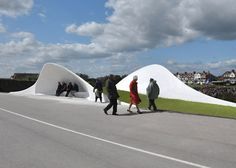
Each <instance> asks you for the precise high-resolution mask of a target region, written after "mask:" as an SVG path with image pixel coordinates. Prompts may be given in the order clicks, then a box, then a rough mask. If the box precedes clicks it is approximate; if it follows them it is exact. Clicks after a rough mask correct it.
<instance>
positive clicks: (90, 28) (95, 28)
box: [66, 22, 104, 37]
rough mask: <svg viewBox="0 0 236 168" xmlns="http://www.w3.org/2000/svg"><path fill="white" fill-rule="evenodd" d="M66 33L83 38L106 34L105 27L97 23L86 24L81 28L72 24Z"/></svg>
mask: <svg viewBox="0 0 236 168" xmlns="http://www.w3.org/2000/svg"><path fill="white" fill-rule="evenodd" d="M66 32H67V33H72V34H78V35H82V36H91V37H96V36H98V35H100V34H102V33H103V32H104V25H103V24H98V23H95V22H90V23H85V24H83V25H81V26H77V25H76V24H71V25H69V26H68V27H67V28H66Z"/></svg>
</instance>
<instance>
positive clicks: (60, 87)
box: [56, 82, 62, 96]
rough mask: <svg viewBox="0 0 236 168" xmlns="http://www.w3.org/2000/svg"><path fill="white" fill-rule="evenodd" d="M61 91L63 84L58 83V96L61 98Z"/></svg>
mask: <svg viewBox="0 0 236 168" xmlns="http://www.w3.org/2000/svg"><path fill="white" fill-rule="evenodd" d="M61 90H62V84H61V82H58V84H57V90H56V96H60V94H61Z"/></svg>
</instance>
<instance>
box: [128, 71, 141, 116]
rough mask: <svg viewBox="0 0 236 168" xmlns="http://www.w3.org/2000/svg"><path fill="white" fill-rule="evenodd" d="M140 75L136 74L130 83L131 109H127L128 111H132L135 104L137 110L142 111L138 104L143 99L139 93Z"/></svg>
mask: <svg viewBox="0 0 236 168" xmlns="http://www.w3.org/2000/svg"><path fill="white" fill-rule="evenodd" d="M137 80H138V77H137V76H136V75H135V76H134V77H133V80H132V81H131V83H130V85H129V89H130V105H129V109H128V110H127V111H128V112H132V111H131V110H130V108H131V106H132V105H133V104H134V105H135V106H136V108H137V112H138V113H141V112H140V110H139V107H138V104H139V103H140V102H141V99H140V97H139V95H138V83H137Z"/></svg>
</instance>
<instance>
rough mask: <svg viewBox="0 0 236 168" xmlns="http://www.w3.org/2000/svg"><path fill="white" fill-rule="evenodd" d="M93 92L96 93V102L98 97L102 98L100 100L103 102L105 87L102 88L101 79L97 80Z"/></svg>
mask: <svg viewBox="0 0 236 168" xmlns="http://www.w3.org/2000/svg"><path fill="white" fill-rule="evenodd" d="M93 92H94V93H95V102H97V99H98V98H99V99H100V102H102V92H103V88H102V82H101V81H100V80H99V79H97V80H96V83H95V86H94V88H93Z"/></svg>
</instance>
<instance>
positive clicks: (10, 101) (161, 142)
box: [0, 93, 236, 168]
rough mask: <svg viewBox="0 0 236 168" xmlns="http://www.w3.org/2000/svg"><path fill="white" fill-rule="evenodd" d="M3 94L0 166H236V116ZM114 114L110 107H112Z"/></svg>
mask: <svg viewBox="0 0 236 168" xmlns="http://www.w3.org/2000/svg"><path fill="white" fill-rule="evenodd" d="M105 106H106V104H105V103H102V104H101V103H95V102H89V101H87V100H83V99H78V98H65V97H50V96H16V95H10V94H3V93H1V94H0V168H42V167H43V168H52V167H55V168H80V167H81V168H133V167H135V168H185V167H186V168H194V167H201V168H204V167H205V168H207V167H216V168H222V167H224V168H234V167H235V165H236V121H235V120H231V119H222V118H214V117H204V116H194V115H185V114H178V113H172V112H167V111H164V112H155V113H150V112H148V111H144V113H143V114H136V113H134V114H132V115H131V114H128V113H127V112H126V109H127V106H126V105H119V106H118V113H119V114H120V115H118V116H113V115H105V114H104V113H103V111H102V109H103V108H104V107H105ZM110 113H111V112H110Z"/></svg>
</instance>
